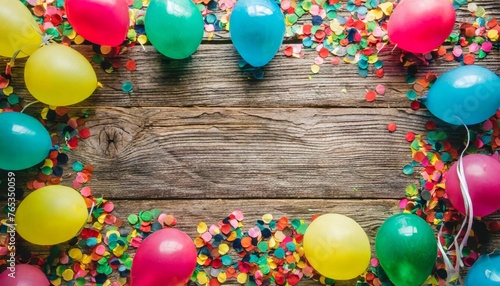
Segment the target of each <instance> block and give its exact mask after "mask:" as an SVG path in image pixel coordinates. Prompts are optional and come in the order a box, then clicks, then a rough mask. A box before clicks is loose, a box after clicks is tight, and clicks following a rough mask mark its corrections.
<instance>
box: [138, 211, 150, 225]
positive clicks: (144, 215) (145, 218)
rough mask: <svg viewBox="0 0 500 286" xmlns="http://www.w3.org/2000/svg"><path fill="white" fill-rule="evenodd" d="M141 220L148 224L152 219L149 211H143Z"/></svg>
mask: <svg viewBox="0 0 500 286" xmlns="http://www.w3.org/2000/svg"><path fill="white" fill-rule="evenodd" d="M140 217H141V220H142V221H145V222H150V221H151V220H152V219H153V214H151V212H150V211H143V212H142V213H141V214H140Z"/></svg>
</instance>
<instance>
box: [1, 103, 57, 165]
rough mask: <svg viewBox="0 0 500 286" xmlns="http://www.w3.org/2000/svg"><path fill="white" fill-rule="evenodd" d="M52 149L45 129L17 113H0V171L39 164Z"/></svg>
mask: <svg viewBox="0 0 500 286" xmlns="http://www.w3.org/2000/svg"><path fill="white" fill-rule="evenodd" d="M50 148H52V140H51V138H50V135H49V133H48V132H47V129H45V127H44V126H43V125H42V124H41V123H40V122H39V121H38V120H36V119H35V118H33V117H31V116H29V115H26V114H24V113H19V112H2V113H0V169H3V170H8V171H17V170H23V169H26V168H29V167H33V166H34V165H36V164H38V163H40V162H41V161H42V160H44V159H45V158H46V157H47V156H48V155H49V151H50Z"/></svg>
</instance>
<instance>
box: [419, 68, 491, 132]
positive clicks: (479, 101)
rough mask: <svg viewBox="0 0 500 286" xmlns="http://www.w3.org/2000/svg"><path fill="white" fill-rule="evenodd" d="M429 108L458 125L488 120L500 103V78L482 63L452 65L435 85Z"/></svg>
mask: <svg viewBox="0 0 500 286" xmlns="http://www.w3.org/2000/svg"><path fill="white" fill-rule="evenodd" d="M426 105H427V108H428V109H429V111H430V112H431V113H432V114H434V115H435V116H436V117H438V118H439V119H441V120H443V121H445V122H448V123H450V124H454V125H462V122H461V121H460V120H459V119H457V118H456V117H458V118H460V119H461V120H462V121H463V122H464V123H465V124H466V125H471V124H476V123H480V122H483V121H485V120H486V119H488V118H490V117H491V116H493V115H494V114H495V113H496V111H497V110H498V108H499V107H500V78H499V77H498V76H497V75H496V74H495V73H493V72H492V71H490V70H488V69H486V68H483V67H481V66H476V65H470V66H461V67H458V68H455V69H452V70H450V71H448V72H446V73H445V74H443V75H442V76H441V77H440V78H438V80H437V81H436V82H435V83H434V84H433V85H432V87H431V89H430V90H429V93H428V94H427V101H426Z"/></svg>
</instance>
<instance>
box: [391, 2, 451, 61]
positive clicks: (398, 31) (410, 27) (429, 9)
mask: <svg viewBox="0 0 500 286" xmlns="http://www.w3.org/2000/svg"><path fill="white" fill-rule="evenodd" d="M455 17H456V15H455V9H454V8H453V5H452V4H451V2H450V0H403V1H401V2H400V3H399V4H398V5H397V6H396V8H395V9H394V12H393V13H392V15H391V17H390V18H389V24H388V30H389V39H390V40H391V42H393V43H394V44H397V45H398V47H400V48H401V49H403V50H406V51H409V52H412V53H428V52H430V51H432V50H433V49H435V48H437V47H439V46H440V45H441V44H442V43H443V42H444V41H445V40H446V38H448V37H449V36H450V34H451V32H452V31H453V26H454V25H455Z"/></svg>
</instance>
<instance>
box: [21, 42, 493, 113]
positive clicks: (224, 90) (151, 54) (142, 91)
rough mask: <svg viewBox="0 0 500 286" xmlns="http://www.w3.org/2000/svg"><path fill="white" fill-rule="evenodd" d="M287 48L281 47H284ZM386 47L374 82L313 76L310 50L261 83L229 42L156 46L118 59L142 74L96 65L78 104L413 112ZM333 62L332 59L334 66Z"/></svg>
mask: <svg viewBox="0 0 500 286" xmlns="http://www.w3.org/2000/svg"><path fill="white" fill-rule="evenodd" d="M284 47H285V46H282V49H283V48H284ZM75 48H76V49H77V50H78V51H79V52H81V53H82V54H83V55H85V56H86V57H87V58H88V59H90V58H91V57H92V54H93V51H92V48H91V47H89V46H77V47H75ZM391 50H392V48H391V47H390V46H389V47H386V48H385V49H384V50H383V51H382V52H381V54H380V56H381V58H382V59H383V61H384V69H385V74H386V75H385V76H384V77H383V78H381V79H380V78H378V77H376V76H375V74H374V71H373V68H370V75H369V77H368V78H362V77H360V76H359V75H358V67H357V65H354V64H346V63H342V64H341V65H339V66H334V65H331V64H329V63H325V64H323V65H321V71H320V72H319V74H316V75H313V76H312V77H311V79H308V75H309V74H311V69H310V68H311V65H312V64H313V59H314V58H315V57H316V56H317V52H316V51H306V53H305V54H306V55H305V58H301V59H295V58H287V57H286V56H285V55H284V54H283V52H282V51H280V52H279V53H278V54H277V55H276V57H275V59H274V60H273V61H271V63H269V64H268V65H267V66H266V67H264V68H263V71H264V73H265V78H264V79H263V80H255V79H249V78H248V75H247V72H242V71H241V70H240V69H239V67H238V65H237V62H238V60H239V56H238V55H237V53H236V51H235V50H234V47H233V46H232V45H230V44H221V45H202V46H201V47H200V48H199V49H198V51H197V52H196V53H195V54H194V55H193V56H192V57H191V58H189V59H186V60H181V61H169V60H167V59H166V58H165V57H164V56H162V55H161V54H159V53H158V52H157V51H156V50H155V49H154V48H153V47H151V46H148V47H146V51H143V50H142V48H141V47H135V48H133V49H131V50H130V51H129V52H127V53H125V54H123V55H121V56H119V57H118V59H117V60H119V61H120V62H121V63H122V64H123V65H124V64H125V62H126V60H127V59H134V60H135V61H136V62H137V70H136V71H133V72H131V71H128V70H127V69H125V68H124V67H122V68H119V69H117V70H115V71H114V72H113V73H111V74H108V73H106V72H104V71H103V70H102V69H101V68H100V67H99V66H98V65H96V64H94V68H95V70H96V72H97V75H98V79H99V81H100V82H101V83H102V84H103V85H104V87H103V88H99V89H98V90H96V91H95V92H94V94H93V95H92V96H91V97H89V98H88V99H87V100H85V101H83V102H82V103H80V104H78V105H77V106H91V107H106V106H116V107H193V106H198V107H252V108H255V107H271V108H275V107H326V108H330V107H404V108H408V107H409V106H410V101H409V100H408V99H407V98H406V95H405V93H406V92H407V91H408V90H410V89H412V86H411V85H408V84H407V83H406V79H405V75H406V71H405V69H404V68H403V67H402V65H401V63H400V62H399V56H400V52H399V51H398V50H396V51H394V52H391ZM328 60H329V59H327V62H328ZM499 60H500V53H497V52H492V53H490V55H488V57H487V58H486V59H484V60H480V61H478V62H477V64H480V65H483V66H485V67H487V68H489V69H491V70H493V71H497V69H498V62H499ZM24 63H25V60H23V59H21V60H19V61H18V62H17V65H16V67H15V68H14V69H13V78H14V79H13V86H14V88H15V91H16V93H17V94H18V95H19V96H21V97H22V98H25V99H27V100H30V101H31V100H32V99H33V98H32V97H31V95H30V94H29V93H28V91H27V89H26V87H25V85H24V79H23V68H24ZM458 65H459V63H457V62H446V61H445V60H444V59H438V60H437V61H435V62H433V63H431V65H429V66H422V67H419V71H420V72H419V74H418V76H423V75H424V74H425V73H426V72H430V71H432V72H436V73H438V75H441V74H443V73H444V72H446V71H447V70H449V69H451V68H453V67H457V66H458ZM126 81H129V82H131V83H132V84H133V88H134V91H133V92H132V93H124V92H123V91H122V90H121V86H122V84H123V83H124V82H126ZM378 84H383V85H385V86H386V89H387V93H386V95H384V96H378V97H377V100H376V101H375V102H367V101H366V100H365V93H366V91H367V90H369V89H372V90H373V89H375V87H376V86H377V85H378Z"/></svg>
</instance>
